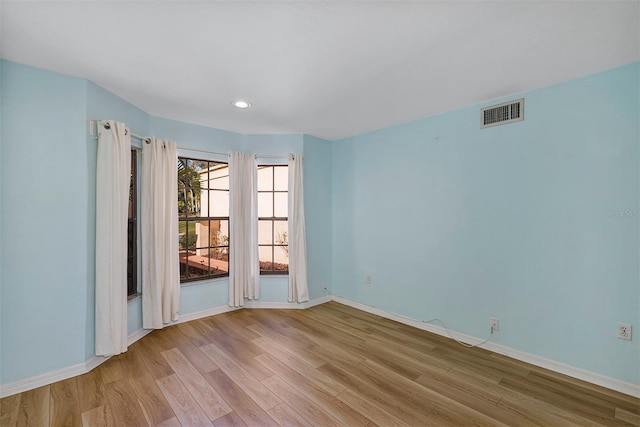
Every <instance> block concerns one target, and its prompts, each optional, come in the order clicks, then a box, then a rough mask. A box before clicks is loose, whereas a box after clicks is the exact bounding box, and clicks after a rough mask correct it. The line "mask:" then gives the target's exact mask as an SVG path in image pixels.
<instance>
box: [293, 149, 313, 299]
mask: <svg viewBox="0 0 640 427" xmlns="http://www.w3.org/2000/svg"><path fill="white" fill-rule="evenodd" d="M288 166H289V230H288V233H289V302H297V303H301V302H306V301H309V286H308V284H307V237H306V232H305V228H304V183H303V175H304V171H303V168H302V155H301V154H289V163H288Z"/></svg>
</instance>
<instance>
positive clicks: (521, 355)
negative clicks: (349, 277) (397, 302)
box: [332, 296, 640, 398]
mask: <svg viewBox="0 0 640 427" xmlns="http://www.w3.org/2000/svg"><path fill="white" fill-rule="evenodd" d="M332 300H333V301H336V302H339V303H340V304H344V305H348V306H349V307H353V308H357V309H358V310H362V311H366V312H367V313H371V314H375V315H377V316H380V317H384V318H386V319H390V320H395V321H396V322H399V323H404V324H405V325H409V326H413V327H415V328H418V329H422V330H425V331H428V332H433V333H434V334H438V335H441V336H443V337H447V338H455V339H457V340H458V341H462V342H464V343H466V344H471V345H475V344H479V343H481V342H482V341H484V340H483V339H480V338H476V337H473V336H471V335H466V334H463V333H460V332H455V331H451V330H450V331H449V332H450V333H451V335H449V334H448V333H447V330H446V329H445V328H443V327H441V326H437V325H432V324H430V323H425V322H421V321H418V320H411V319H408V318H406V317H403V316H400V315H397V314H394V313H391V312H388V311H385V310H382V309H380V308H377V307H373V306H370V305H366V304H361V303H359V302H355V301H352V300H349V299H346V298H343V297H340V296H333V298H332ZM482 348H484V349H485V350H489V351H493V352H494V353H498V354H502V355H504V356H508V357H510V358H512V359H516V360H520V361H523V362H526V363H530V364H532V365H535V366H539V367H541V368H545V369H549V370H550V371H554V372H557V373H560V374H564V375H568V376H570V377H573V378H576V379H579V380H583V381H586V382H589V383H592V384H596V385H599V386H602V387H606V388H608V389H611V390H615V391H619V392H620V393H624V394H628V395H630V396H633V397H638V398H640V385H639V384H632V383H629V382H626V381H622V380H618V379H615V378H610V377H607V376H604V375H600V374H597V373H595V372H591V371H587V370H585V369H581V368H576V367H574V366H571V365H567V364H565V363H561V362H556V361H555V360H551V359H546V358H544V357H540V356H536V355H535V354H531V353H526V352H524V351H520V350H515V349H513V348H510V347H507V346H504V345H500V344H495V343H492V342H488V343H486V344H483V345H482Z"/></svg>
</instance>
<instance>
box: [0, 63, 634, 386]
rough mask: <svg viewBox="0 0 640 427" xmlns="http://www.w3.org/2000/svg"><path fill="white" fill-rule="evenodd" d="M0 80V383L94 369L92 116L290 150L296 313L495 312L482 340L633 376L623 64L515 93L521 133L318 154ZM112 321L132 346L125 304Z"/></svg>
mask: <svg viewBox="0 0 640 427" xmlns="http://www.w3.org/2000/svg"><path fill="white" fill-rule="evenodd" d="M0 65H1V68H0V79H1V80H0V82H1V85H0V87H1V88H2V93H1V99H2V120H1V123H0V126H1V130H0V131H1V135H2V144H1V147H0V149H1V157H0V178H1V182H0V204H1V206H2V214H1V217H0V233H2V234H1V239H0V241H1V243H0V251H1V252H0V253H1V254H2V256H1V257H0V259H1V261H0V309H1V313H0V333H1V336H0V383H2V384H6V383H10V382H13V381H17V380H20V379H25V378H29V377H31V376H34V375H38V374H43V373H47V372H51V371H55V370H57V369H62V368H67V367H70V366H73V365H76V364H79V363H82V362H84V361H85V360H87V359H89V358H90V357H92V356H93V341H94V325H93V318H94V311H93V298H94V293H93V286H94V277H93V276H94V271H95V270H94V249H93V247H94V235H95V209H94V208H93V206H94V204H95V192H94V189H95V156H96V145H95V141H94V140H91V139H90V138H88V137H87V134H88V120H89V119H92V118H111V119H116V120H120V121H123V122H125V123H127V125H128V126H129V127H130V128H131V129H132V131H133V132H134V133H137V134H141V135H155V136H157V137H160V138H164V139H173V140H176V141H177V142H178V145H180V146H183V147H192V148H197V149H203V150H212V151H220V152H222V153H225V152H227V151H230V150H238V151H246V152H255V153H258V154H265V155H269V156H282V159H271V158H265V159H262V162H265V163H266V162H274V163H279V162H283V161H284V158H285V157H286V154H287V153H289V152H293V153H301V152H302V153H303V154H304V158H305V160H304V165H305V176H304V179H305V196H306V197H305V215H306V219H307V239H308V268H309V285H310V295H311V298H312V299H313V298H318V297H320V296H322V295H324V293H323V287H324V286H327V287H328V288H329V290H330V291H331V292H332V293H333V294H337V295H342V296H344V297H346V298H350V299H353V300H355V301H359V302H362V303H365V304H371V305H375V306H378V307H381V308H383V309H385V310H389V311H392V312H395V313H399V314H403V315H406V316H411V317H415V318H419V319H430V318H433V317H440V318H442V319H444V320H445V321H447V323H448V324H449V326H450V327H451V328H453V329H455V330H458V331H461V332H465V333H468V334H470V335H474V336H478V337H484V336H486V335H487V334H488V319H489V317H490V316H495V317H498V318H500V321H501V330H500V332H499V333H498V334H496V335H494V338H493V339H494V341H495V342H498V343H500V344H504V345H507V346H509V347H513V348H515V349H519V350H522V351H526V352H529V353H533V354H537V355H540V356H543V357H547V358H550V359H553V360H556V361H560V362H564V363H568V364H570V365H573V366H576V367H581V368H584V369H588V370H591V371H594V372H598V373H601V374H603V375H607V376H611V377H614V378H620V379H623V380H627V381H630V382H635V383H638V382H639V380H640V379H639V378H638V377H639V375H640V374H639V373H638V369H637V361H638V360H639V358H640V350H639V343H640V341H639V340H637V339H634V341H631V342H626V341H621V340H617V339H616V338H615V325H616V323H617V322H627V323H631V324H632V325H633V326H634V328H635V330H636V331H637V330H640V329H639V328H640V319H639V316H640V314H639V313H640V289H639V284H638V283H639V279H640V277H639V276H640V267H639V264H640V263H639V260H640V251H639V245H640V243H639V240H640V224H639V222H640V216H638V215H637V212H638V211H639V210H640V206H639V201H638V199H639V197H640V191H639V189H640V176H639V174H638V170H639V166H640V155H639V151H640V147H639V144H640V143H639V134H640V108H639V107H638V98H639V96H640V92H639V86H640V73H639V67H640V66H639V65H638V64H634V65H631V66H627V67H622V68H619V69H616V70H611V71H609V72H605V73H601V74H598V75H594V76H590V77H587V78H584V79H579V80H575V81H571V82H567V83H563V84H560V85H556V86H553V87H549V88H545V89H540V90H536V91H531V92H527V93H525V94H524V96H525V98H526V101H525V102H526V104H525V111H526V120H525V121H524V122H521V123H516V124H513V125H509V126H501V127H496V128H492V129H485V130H480V129H479V123H478V121H479V106H475V107H470V108H466V109H463V110H459V111H454V112H451V113H447V114H443V115H440V116H436V117H431V118H427V119H423V120H419V121H416V122H412V123H409V124H406V125H402V126H397V127H392V128H388V129H383V130H380V131H378V132H373V133H369V134H366V135H361V136H357V137H353V138H349V139H346V140H343V141H338V142H335V143H331V142H327V141H323V140H319V139H317V138H313V137H308V136H302V135H269V136H265V135H239V134H235V133H232V132H226V131H222V130H217V129H211V128H206V127H202V126H196V125H191V124H186V123H181V122H175V121H171V120H166V119H161V118H156V117H151V116H149V115H148V114H146V113H145V112H143V111H141V110H139V109H138V108H136V107H134V106H132V105H130V104H128V103H126V102H125V101H123V100H122V99H120V98H118V97H117V96H115V95H113V94H111V93H109V92H108V91H105V90H104V89H102V88H100V87H99V86H96V85H94V84H93V83H90V82H87V81H86V80H83V79H77V78H72V77H68V76H63V75H59V74H55V73H51V72H47V71H42V70H37V69H34V68H30V67H25V66H22V65H18V64H14V63H11V62H6V61H2V62H0ZM134 142H135V141H134ZM180 154H182V155H191V156H194V157H205V158H211V159H212V160H226V156H225V155H214V154H211V155H207V154H204V153H200V152H196V151H186V150H181V151H180ZM627 213H630V214H627ZM366 273H372V275H373V283H372V285H365V284H364V275H365V274H366ZM227 288H228V280H226V279H219V280H212V281H205V282H201V283H196V284H190V285H189V286H183V287H182V291H181V312H182V314H189V313H195V312H198V311H202V310H207V309H211V308H215V307H220V306H224V305H226V303H227ZM286 298H287V280H286V278H285V277H267V278H263V280H262V287H261V301H263V302H284V301H286ZM128 313H129V324H128V327H129V333H133V332H135V331H137V330H139V329H140V328H141V314H140V300H139V299H137V300H134V301H132V302H130V303H129V310H128ZM567 331H569V332H567Z"/></svg>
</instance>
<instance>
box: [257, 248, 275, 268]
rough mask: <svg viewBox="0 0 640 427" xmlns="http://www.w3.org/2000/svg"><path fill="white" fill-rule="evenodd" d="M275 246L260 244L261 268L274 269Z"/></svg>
mask: <svg viewBox="0 0 640 427" xmlns="http://www.w3.org/2000/svg"><path fill="white" fill-rule="evenodd" d="M272 250H273V246H259V247H258V258H259V259H260V270H273V263H272V262H271V258H272Z"/></svg>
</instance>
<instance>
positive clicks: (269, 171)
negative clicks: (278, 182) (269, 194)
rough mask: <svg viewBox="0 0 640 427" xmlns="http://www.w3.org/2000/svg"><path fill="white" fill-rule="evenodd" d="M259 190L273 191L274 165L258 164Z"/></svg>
mask: <svg viewBox="0 0 640 427" xmlns="http://www.w3.org/2000/svg"><path fill="white" fill-rule="evenodd" d="M258 191H273V166H258Z"/></svg>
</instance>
